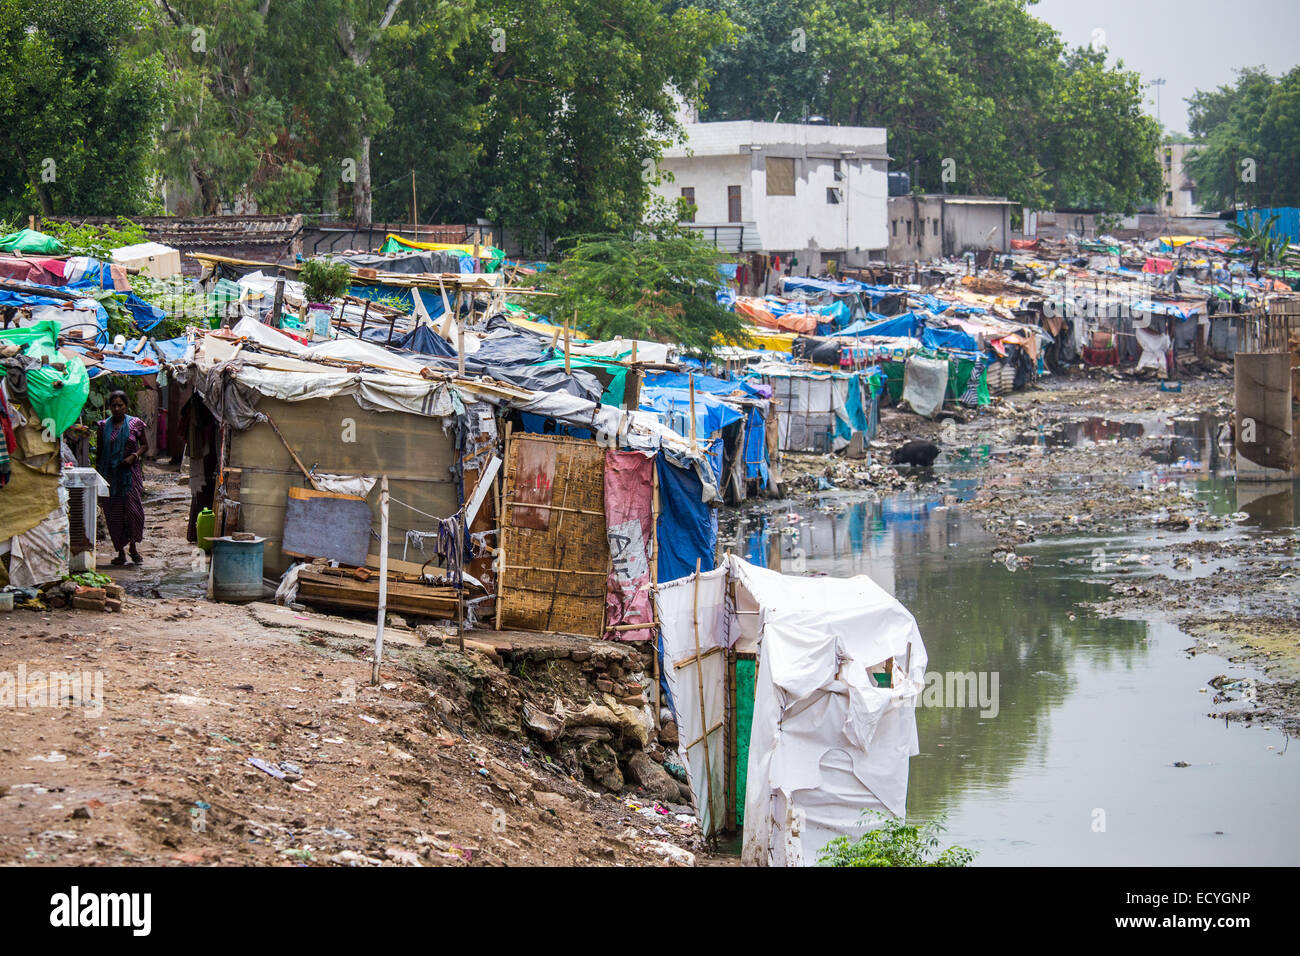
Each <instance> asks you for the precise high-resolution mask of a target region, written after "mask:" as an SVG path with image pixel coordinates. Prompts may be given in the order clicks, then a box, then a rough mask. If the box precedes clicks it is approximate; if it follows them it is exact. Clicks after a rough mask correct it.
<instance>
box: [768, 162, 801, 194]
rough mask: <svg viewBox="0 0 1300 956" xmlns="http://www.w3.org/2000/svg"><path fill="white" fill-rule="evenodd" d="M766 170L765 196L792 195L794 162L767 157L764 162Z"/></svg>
mask: <svg viewBox="0 0 1300 956" xmlns="http://www.w3.org/2000/svg"><path fill="white" fill-rule="evenodd" d="M764 165H765V166H766V168H767V194H768V195H769V196H793V195H794V160H793V159H778V158H777V157H775V156H769V157H767V159H766V160H765V161H764Z"/></svg>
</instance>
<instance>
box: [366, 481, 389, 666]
mask: <svg viewBox="0 0 1300 956" xmlns="http://www.w3.org/2000/svg"><path fill="white" fill-rule="evenodd" d="M387 613H388V476H387V475H384V476H383V477H382V478H381V479H380V481H379V615H378V617H377V618H376V620H375V660H374V663H373V664H372V665H371V667H370V683H372V684H378V683H379V662H380V660H382V659H383V656H384V617H385V616H386V615H387Z"/></svg>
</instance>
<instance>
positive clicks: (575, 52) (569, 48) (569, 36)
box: [458, 0, 730, 249]
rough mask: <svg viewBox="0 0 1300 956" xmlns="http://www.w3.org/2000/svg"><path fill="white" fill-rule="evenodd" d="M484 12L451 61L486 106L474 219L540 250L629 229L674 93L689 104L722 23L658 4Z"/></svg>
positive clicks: (609, 2)
mask: <svg viewBox="0 0 1300 956" xmlns="http://www.w3.org/2000/svg"><path fill="white" fill-rule="evenodd" d="M484 16H485V19H484V21H483V25H482V27H480V28H479V30H478V31H477V33H476V38H475V40H474V41H473V42H472V43H470V44H468V45H467V46H466V47H465V48H464V49H463V51H462V56H460V57H458V62H459V63H461V64H462V69H463V70H464V71H465V73H466V75H467V76H468V77H470V78H471V79H472V80H473V81H474V82H476V83H477V84H478V85H477V88H476V92H475V96H476V97H478V99H479V102H481V103H483V104H484V108H485V113H484V119H483V125H482V130H481V135H480V137H479V138H481V142H482V153H481V159H480V162H479V165H478V168H477V169H476V170H475V171H474V173H473V176H474V177H475V179H477V181H478V182H479V184H480V186H481V191H480V196H481V202H482V207H481V208H482V209H483V212H484V214H485V215H486V216H487V217H488V218H490V219H492V220H493V221H495V222H499V223H501V224H502V225H503V226H504V227H505V228H507V229H510V230H514V231H515V233H516V235H520V236H521V237H522V238H523V240H524V244H525V246H530V247H536V248H541V249H545V248H546V247H547V246H548V245H549V243H550V242H552V241H554V239H555V237H557V236H564V235H575V234H581V233H597V232H607V231H616V230H619V229H622V228H625V227H627V226H629V225H631V224H634V223H637V222H638V221H639V220H640V219H641V214H642V210H643V208H644V206H645V203H646V201H647V199H648V197H649V183H650V181H651V179H652V178H653V174H654V167H655V162H656V160H657V159H658V157H659V155H660V154H661V153H662V150H663V148H664V147H665V146H666V145H667V144H668V143H669V142H671V140H672V139H673V138H674V137H675V136H676V135H677V133H678V132H679V130H680V125H679V123H678V120H677V101H676V99H675V96H677V95H680V96H682V97H685V98H686V99H689V100H695V99H696V98H697V96H698V92H697V91H698V89H699V87H700V86H701V85H702V83H703V80H704V77H705V74H706V68H707V67H706V54H707V52H708V51H709V50H710V49H711V48H713V47H714V46H716V45H717V44H719V43H721V42H723V41H724V40H725V39H727V37H728V36H729V29H730V27H729V24H728V22H727V20H726V18H725V17H724V16H722V15H721V14H717V13H712V12H708V11H703V10H699V9H697V8H693V7H688V8H682V9H678V10H675V11H671V12H670V11H668V10H667V9H666V8H665V6H664V3H663V0H567V2H564V3H560V2H556V0H546V2H542V3H524V2H521V0H486V6H485V7H484Z"/></svg>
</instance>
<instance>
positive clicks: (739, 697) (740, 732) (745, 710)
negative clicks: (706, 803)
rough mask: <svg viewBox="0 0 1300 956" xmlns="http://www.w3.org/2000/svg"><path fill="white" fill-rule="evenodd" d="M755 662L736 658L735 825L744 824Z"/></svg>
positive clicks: (752, 717) (752, 723) (749, 659)
mask: <svg viewBox="0 0 1300 956" xmlns="http://www.w3.org/2000/svg"><path fill="white" fill-rule="evenodd" d="M757 669H758V668H757V662H756V661H754V660H753V659H752V658H744V657H742V658H738V659H737V660H736V825H737V826H744V824H745V780H746V778H747V777H748V775H749V734H750V731H751V729H752V728H753V725H754V686H755V683H756V679H757Z"/></svg>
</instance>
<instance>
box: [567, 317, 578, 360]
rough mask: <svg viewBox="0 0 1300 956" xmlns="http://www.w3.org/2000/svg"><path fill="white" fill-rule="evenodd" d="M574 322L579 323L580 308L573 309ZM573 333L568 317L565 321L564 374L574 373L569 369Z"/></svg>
mask: <svg viewBox="0 0 1300 956" xmlns="http://www.w3.org/2000/svg"><path fill="white" fill-rule="evenodd" d="M573 324H574V325H577V324H578V310H577V309H574V310H573ZM571 335H572V333H571V332H570V329H569V321H568V320H567V319H566V320H565V321H564V374H565V375H570V374H572V373H571V372H570V371H569V351H570V342H571V338H570V337H571Z"/></svg>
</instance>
